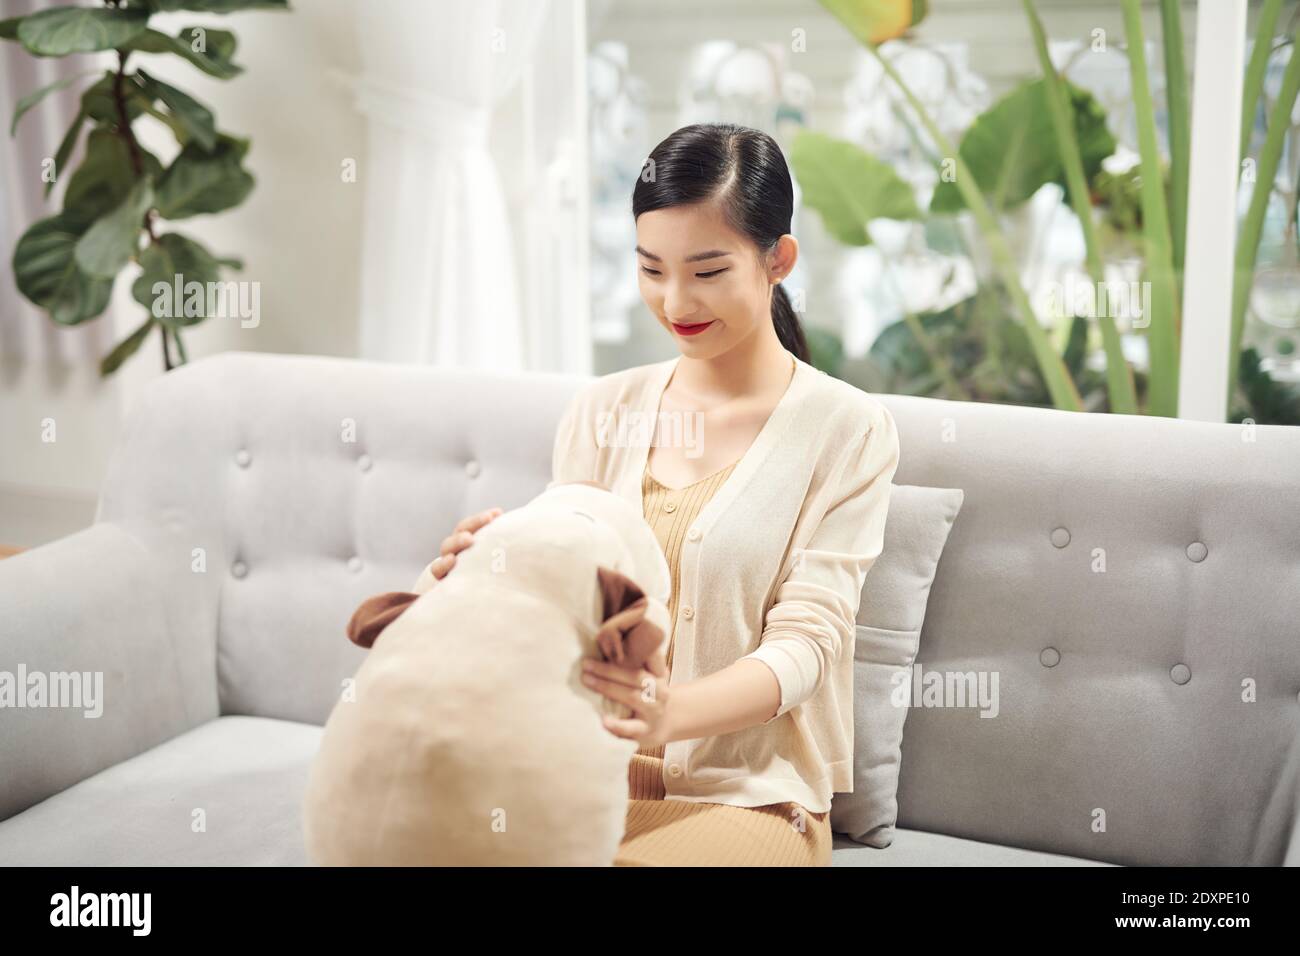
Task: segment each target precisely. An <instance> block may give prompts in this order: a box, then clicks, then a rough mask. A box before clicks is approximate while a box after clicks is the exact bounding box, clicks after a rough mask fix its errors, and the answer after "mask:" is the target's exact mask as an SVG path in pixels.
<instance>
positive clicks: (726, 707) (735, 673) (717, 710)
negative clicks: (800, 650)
mask: <svg viewBox="0 0 1300 956" xmlns="http://www.w3.org/2000/svg"><path fill="white" fill-rule="evenodd" d="M780 706H781V685H780V684H779V683H778V682H777V678H776V674H775V673H773V671H772V669H771V668H770V667H768V666H767V665H766V664H764V663H762V662H761V661H756V660H747V659H742V660H738V661H736V663H734V664H732V665H731V666H730V667H724V668H723V669H722V670H720V671H717V672H716V673H713V674H710V675H708V676H707V677H701V678H698V679H697V680H692V681H687V682H686V683H684V684H674V685H673V689H672V705H671V706H670V707H668V708H667V716H668V740H670V741H671V740H693V739H695V738H696V737H716V736H718V735H719V734H729V733H731V732H732V731H736V730H744V729H745V728H746V727H752V726H753V725H755V724H761V723H765V722H767V721H768V720H770V719H771V718H772V717H774V716H776V712H777V709H778V708H779V707H780Z"/></svg>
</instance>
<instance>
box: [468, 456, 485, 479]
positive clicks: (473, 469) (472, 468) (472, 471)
mask: <svg viewBox="0 0 1300 956" xmlns="http://www.w3.org/2000/svg"><path fill="white" fill-rule="evenodd" d="M481 470H482V469H480V468H479V463H478V462H477V461H475V460H474V459H473V458H471V459H470V460H469V461H467V462H465V474H467V475H469V476H470V477H471V478H477V477H478V473H479V471H481Z"/></svg>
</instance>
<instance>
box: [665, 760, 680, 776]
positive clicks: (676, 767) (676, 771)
mask: <svg viewBox="0 0 1300 956" xmlns="http://www.w3.org/2000/svg"><path fill="white" fill-rule="evenodd" d="M668 775H669V776H670V777H680V776H681V775H682V766H681V764H676V763H670V764H669V765H668Z"/></svg>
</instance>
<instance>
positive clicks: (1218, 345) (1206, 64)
mask: <svg viewBox="0 0 1300 956" xmlns="http://www.w3.org/2000/svg"><path fill="white" fill-rule="evenodd" d="M1264 41H1265V42H1267V38H1264ZM1245 62H1246V0H1213V2H1206V0H1201V2H1200V3H1198V4H1197V9H1196V57H1195V60H1194V61H1193V76H1194V78H1195V83H1194V84H1193V87H1192V89H1193V96H1192V143H1191V170H1190V174H1189V182H1188V189H1187V250H1186V257H1185V260H1184V274H1183V275H1184V277H1183V296H1182V303H1183V328H1182V343H1181V353H1180V360H1179V367H1178V417H1179V418H1190V419H1197V420H1200V421H1210V422H1222V421H1226V419H1227V413H1228V409H1227V392H1228V362H1229V358H1228V347H1229V344H1230V337H1231V335H1230V333H1231V327H1232V280H1233V259H1234V255H1235V247H1236V235H1237V172H1238V161H1239V157H1238V156H1237V148H1238V143H1237V135H1236V131H1237V130H1239V129H1240V128H1241V91H1242V73H1243V71H1244V70H1245ZM1268 186H1269V184H1268V183H1259V184H1258V185H1257V186H1256V188H1257V189H1267V188H1268Z"/></svg>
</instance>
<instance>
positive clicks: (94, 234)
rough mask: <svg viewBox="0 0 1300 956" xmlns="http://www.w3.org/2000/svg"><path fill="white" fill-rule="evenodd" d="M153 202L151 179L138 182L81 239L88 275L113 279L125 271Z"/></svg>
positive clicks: (81, 259) (79, 256)
mask: <svg viewBox="0 0 1300 956" xmlns="http://www.w3.org/2000/svg"><path fill="white" fill-rule="evenodd" d="M152 205H153V187H152V186H151V185H150V184H149V181H148V180H147V179H142V180H140V181H139V182H138V183H136V184H135V186H134V188H132V190H131V192H130V193H129V194H128V195H127V197H126V199H124V200H123V201H122V204H121V205H120V206H118V207H117V208H116V209H114V210H113V211H112V212H110V213H109V214H108V215H106V216H104V217H103V218H101V219H99V220H97V221H96V222H95V224H94V225H93V226H91V227H90V228H89V229H88V230H86V234H85V235H84V236H82V237H81V238H80V239H78V240H77V249H76V256H77V265H78V266H80V267H81V269H82V271H83V272H85V273H86V274H87V275H92V276H99V277H101V278H105V279H111V278H113V277H114V276H116V275H117V274H118V273H119V272H121V271H122V267H123V266H124V265H126V264H127V263H128V262H129V261H130V260H131V257H132V256H134V255H135V254H136V250H137V249H138V247H139V241H140V230H141V229H143V228H144V214H145V213H146V212H148V211H149V207H150V206H152Z"/></svg>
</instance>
